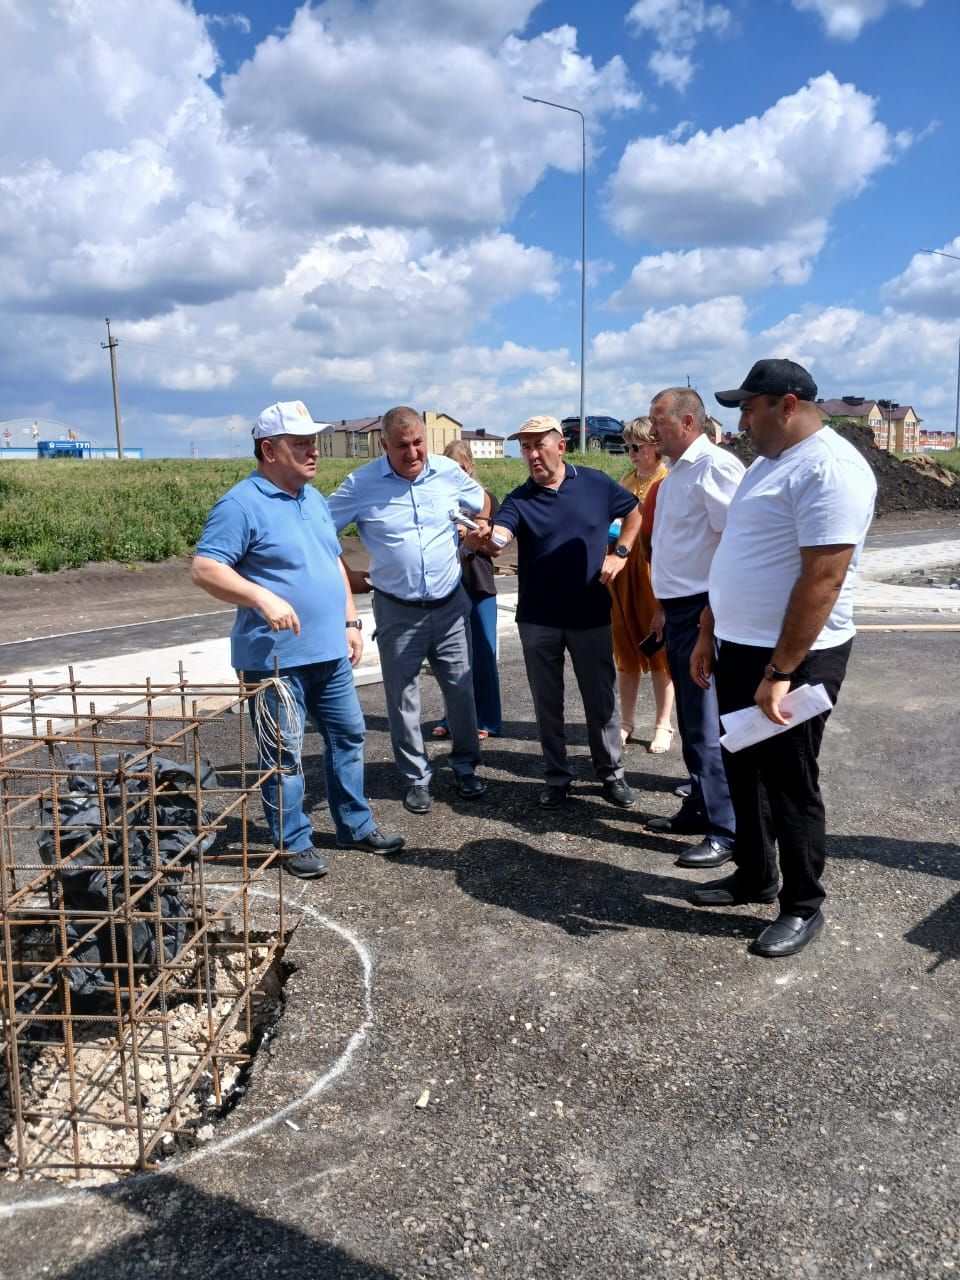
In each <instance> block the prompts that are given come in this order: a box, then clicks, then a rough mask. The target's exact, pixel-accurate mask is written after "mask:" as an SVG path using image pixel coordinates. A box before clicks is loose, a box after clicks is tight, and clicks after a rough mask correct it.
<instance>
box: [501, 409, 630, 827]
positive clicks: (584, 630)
mask: <svg viewBox="0 0 960 1280" xmlns="http://www.w3.org/2000/svg"><path fill="white" fill-rule="evenodd" d="M510 439H511V440H519V441H520V452H521V454H522V455H523V458H524V461H525V462H526V464H527V470H528V471H529V472H530V478H529V480H527V482H526V483H525V484H522V485H521V486H520V487H519V488H518V489H514V490H513V492H512V493H509V494H508V495H507V496H506V498H505V499H504V501H503V505H502V506H501V508H500V510H499V512H498V513H497V517H496V525H495V526H494V530H493V533H492V535H491V537H490V539H489V546H490V548H491V549H496V548H502V547H504V546H505V545H506V544H507V543H508V542H509V541H510V540H511V539H512V538H516V539H517V543H518V552H519V554H518V561H517V564H518V587H519V595H518V603H517V626H518V629H519V632H520V642H521V644H522V646H523V657H524V662H525V664H526V668H527V679H528V680H529V682H530V692H531V693H532V695H533V706H534V712H535V714H536V717H537V729H538V731H539V735H540V745H541V747H542V748H543V758H544V762H545V764H546V781H547V786H546V787H545V788H544V790H542V791H541V792H540V797H539V802H540V805H541V807H542V808H544V809H555V808H557V806H558V805H561V804H563V802H564V801H565V800H566V798H567V795H568V793H569V789H570V781H571V777H572V775H571V773H570V768H569V765H568V763H567V743H566V730H565V725H564V696H563V695H564V688H563V669H564V661H565V658H564V654H565V653H569V654H570V659H571V661H572V663H573V670H574V674H575V675H576V678H577V685H578V686H579V689H580V694H581V697H582V698H583V708H584V713H585V715H586V721H587V738H588V741H589V743H590V756H591V759H592V761H593V767H594V770H595V772H596V775H597V777H598V778H599V779H600V781H601V782H602V784H603V794H604V795H605V796H606V798H607V799H608V800H610V801H611V802H612V803H613V804H616V805H620V806H621V807H622V808H630V806H631V805H633V803H634V801H635V799H636V797H635V796H634V793H633V791H631V789H630V788H629V787H628V786H627V784H626V782H625V781H624V778H623V747H622V745H621V741H620V721H619V716H618V712H617V698H616V670H615V668H614V665H613V642H612V639H611V635H610V593H609V591H608V590H607V583H608V582H612V581H613V579H614V578H615V577H616V576H617V574H618V573H619V572H620V571H621V570H622V569H623V566H624V564H625V563H626V560H627V557H628V556H629V555H630V551H631V549H632V547H633V543H634V540H635V538H636V537H637V535H638V533H639V532H640V510H639V508H638V507H637V500H636V498H635V497H634V496H633V494H632V493H629V492H628V491H627V490H626V489H624V488H623V486H622V485H619V484H617V483H616V481H614V480H611V479H610V477H609V476H608V475H606V474H605V473H604V472H602V471H596V470H594V469H593V468H592V467H574V466H572V465H570V464H569V463H568V462H566V461H565V459H564V456H563V454H564V450H565V448H566V444H565V441H564V439H563V435H562V433H561V431H560V424H559V422H558V421H557V419H556V418H551V417H549V416H546V415H541V416H539V417H535V418H530V419H528V420H527V421H526V422H525V423H524V424H523V426H522V427H521V428H520V430H519V431H517V432H515V433H514V434H513V435H512V436H511V437H510ZM619 519H622V520H623V524H622V526H621V530H620V541H619V543H618V544H617V547H616V550H615V551H614V552H610V553H608V547H607V540H608V533H609V528H610V522H611V521H612V520H619ZM484 549H485V550H486V549H488V548H487V546H485V547H484Z"/></svg>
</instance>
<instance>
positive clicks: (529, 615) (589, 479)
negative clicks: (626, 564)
mask: <svg viewBox="0 0 960 1280" xmlns="http://www.w3.org/2000/svg"><path fill="white" fill-rule="evenodd" d="M566 468H567V470H566V476H565V477H564V479H563V481H562V482H561V484H560V487H559V488H558V489H548V488H546V487H545V486H544V485H539V484H536V483H535V482H534V481H533V480H528V481H527V482H526V484H522V485H520V487H519V488H518V489H514V490H513V492H512V493H508V494H507V496H506V497H505V498H504V500H503V505H502V506H501V508H500V511H499V512H498V514H497V524H498V525H500V526H501V527H502V528H504V529H508V530H509V531H510V532H511V533H512V534H513V535H514V536H515V537H516V539H517V548H518V556H517V568H518V579H519V583H518V585H519V592H518V598H517V621H518V622H534V623H538V624H539V625H540V626H545V627H563V628H566V629H569V630H571V631H586V630H588V629H589V628H591V627H603V626H608V625H609V623H610V592H609V591H608V590H607V588H606V587H605V586H604V585H603V583H602V582H601V581H600V569H601V567H602V565H603V558H604V556H605V555H606V552H607V541H608V532H609V529H610V522H611V521H612V520H622V519H623V518H624V516H628V515H629V514H630V512H631V511H632V510H633V509H634V508H635V507H636V505H637V500H636V498H635V497H634V495H633V494H632V493H630V492H629V491H628V490H626V489H625V488H624V487H623V485H621V484H617V482H616V481H615V480H612V479H611V478H610V477H609V476H608V475H606V474H605V473H604V472H603V471H596V470H594V469H593V468H592V467H574V466H573V465H572V464H571V463H569V462H568V463H567V464H566Z"/></svg>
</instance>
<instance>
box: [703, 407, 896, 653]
mask: <svg viewBox="0 0 960 1280" xmlns="http://www.w3.org/2000/svg"><path fill="white" fill-rule="evenodd" d="M876 494H877V482H876V480H875V479H874V476H873V472H872V470H871V469H870V466H869V464H868V462H867V461H866V459H865V458H864V457H863V455H862V454H861V453H859V452H858V451H857V450H856V449H855V448H854V447H853V445H852V444H848V442H847V441H846V440H844V439H843V437H842V436H839V435H837V433H836V432H835V431H833V430H831V428H830V427H822V428H821V429H820V430H819V431H816V432H814V434H813V435H812V436H808V437H807V438H806V440H801V441H800V443H799V444H795V445H793V446H792V448H790V449H785V450H784V452H783V453H781V454H780V456H779V458H757V460H756V461H755V462H754V463H753V464H752V466H751V467H750V469H749V470H748V471H747V474H746V475H745V476H744V478H743V480H742V481H741V483H740V487H739V488H738V489H737V492H736V493H735V494H734V497H733V501H732V502H731V503H730V507H729V510H728V511H727V523H726V527H725V528H724V531H723V536H722V537H721V539H720V545H719V547H718V548H717V551H716V554H715V555H714V557H713V564H712V565H711V567H710V606H711V608H712V609H713V614H714V618H715V620H716V634H717V637H718V638H719V639H720V640H729V641H731V642H733V643H735V644H749V645H756V646H758V647H762V648H768V649H772V648H773V647H774V646H775V645H776V643H777V640H778V639H779V637H780V630H781V627H782V626H783V617H784V614H785V612H786V609H787V601H788V600H789V598H790V593H791V591H792V590H793V587H794V584H795V583H796V581H797V578H798V577H799V576H800V548H801V547H826V546H853V547H854V548H855V550H854V553H853V557H852V559H851V561H850V567H849V568H848V570H847V574H846V577H845V578H844V582H843V586H842V587H841V589H840V594H839V596H838V597H837V601H836V603H835V604H834V606H833V610H832V611H831V614H830V617H829V618H828V619H827V623H826V626H825V627H824V628H823V630H822V631H821V632H820V634H819V636H817V638H816V640H815V641H814V642H813V644H812V645H811V646H810V648H811V649H831V648H833V647H835V646H836V645H838V644H843V643H845V641H847V640H849V639H851V637H852V636H853V635H854V634H855V630H854V626H853V575H854V573H855V572H856V568H857V562H858V561H859V559H860V551H861V548H862V547H863V540H864V538H865V537H866V536H867V529H868V528H869V527H870V521H871V520H872V519H873V503H874V499H875V497H876Z"/></svg>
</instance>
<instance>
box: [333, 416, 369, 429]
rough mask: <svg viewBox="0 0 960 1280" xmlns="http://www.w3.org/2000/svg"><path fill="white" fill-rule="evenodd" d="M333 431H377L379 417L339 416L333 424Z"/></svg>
mask: <svg viewBox="0 0 960 1280" xmlns="http://www.w3.org/2000/svg"><path fill="white" fill-rule="evenodd" d="M333 429H334V431H379V429H380V419H379V417H377V418H341V419H340V421H339V422H335V423H334V424H333Z"/></svg>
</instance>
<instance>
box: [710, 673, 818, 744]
mask: <svg viewBox="0 0 960 1280" xmlns="http://www.w3.org/2000/svg"><path fill="white" fill-rule="evenodd" d="M832 706H833V703H832V702H831V701H830V698H829V697H828V695H827V691H826V689H825V688H824V687H823V685H822V684H801V685H798V686H797V687H796V689H791V690H790V692H789V693H788V694H787V695H786V697H785V698H783V699H782V700H781V702H780V709H781V711H789V712H790V723H789V724H774V722H773V721H772V720H768V719H767V717H766V716H765V715H764V714H763V712H762V711H761V710H760V708H759V707H744V708H743V709H742V710H741V711H728V712H727V714H726V715H725V716H721V717H720V723H721V724H722V725H723V728H724V734H723V737H722V738H721V739H720V745H721V746H722V747H726V749H727V750H728V751H742V750H743V748H744V747H752V746H753V745H754V743H756V742H763V741H764V740H765V739H766V738H773V737H775V736H776V735H777V734H778V733H786V731H787V730H788V729H792V728H793V727H794V725H798V724H803V722H804V720H812V719H813V717H814V716H819V715H823V713H824V711H829V710H830V708H831V707H832Z"/></svg>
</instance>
